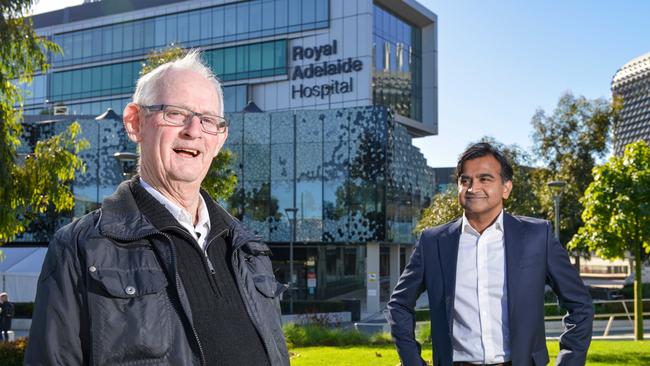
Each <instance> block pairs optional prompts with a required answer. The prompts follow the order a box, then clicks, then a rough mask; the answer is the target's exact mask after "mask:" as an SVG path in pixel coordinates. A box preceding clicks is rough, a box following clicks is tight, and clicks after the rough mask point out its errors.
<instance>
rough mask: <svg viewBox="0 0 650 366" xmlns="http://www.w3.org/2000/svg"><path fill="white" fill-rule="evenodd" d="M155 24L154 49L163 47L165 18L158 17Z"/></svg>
mask: <svg viewBox="0 0 650 366" xmlns="http://www.w3.org/2000/svg"><path fill="white" fill-rule="evenodd" d="M155 22H156V31H155V32H154V33H155V34H156V44H155V46H156V47H160V46H163V45H164V44H165V43H166V42H165V18H162V17H158V18H156V20H155Z"/></svg>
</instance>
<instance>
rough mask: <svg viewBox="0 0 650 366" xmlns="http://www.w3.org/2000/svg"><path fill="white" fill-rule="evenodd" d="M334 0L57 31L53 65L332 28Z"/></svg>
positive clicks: (291, 0)
mask: <svg viewBox="0 0 650 366" xmlns="http://www.w3.org/2000/svg"><path fill="white" fill-rule="evenodd" d="M328 24H329V0H254V1H246V2H244V1H240V2H237V3H230V4H225V5H218V6H214V7H211V8H205V9H196V10H190V11H187V12H184V13H177V14H170V15H165V16H158V17H155V18H149V19H140V20H134V21H131V22H125V23H119V24H114V25H109V26H105V27H102V28H96V29H88V30H82V31H77V32H70V33H66V34H60V35H53V40H54V41H55V42H57V43H58V44H60V45H61V46H62V48H63V51H64V55H62V56H60V55H52V63H53V66H54V67H58V66H67V65H75V64H83V63H85V62H89V61H103V60H111V59H116V58H122V57H128V56H132V55H133V56H140V55H142V56H144V55H145V54H146V53H147V52H148V51H150V50H151V49H154V48H160V47H164V46H167V45H169V44H170V43H181V44H182V45H183V46H186V47H192V46H204V45H206V44H208V43H209V44H210V45H214V44H219V43H223V42H232V41H237V40H246V39H251V38H257V37H266V36H273V35H282V34H285V33H287V32H299V31H303V30H311V29H317V28H323V27H327V26H328Z"/></svg>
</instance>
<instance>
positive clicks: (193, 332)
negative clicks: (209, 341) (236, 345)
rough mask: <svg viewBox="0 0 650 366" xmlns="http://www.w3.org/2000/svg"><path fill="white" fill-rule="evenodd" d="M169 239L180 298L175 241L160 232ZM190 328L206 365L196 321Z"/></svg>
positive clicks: (202, 363)
mask: <svg viewBox="0 0 650 366" xmlns="http://www.w3.org/2000/svg"><path fill="white" fill-rule="evenodd" d="M160 233H161V234H162V235H163V236H165V238H167V240H168V241H169V245H170V247H171V252H172V262H173V263H172V264H173V265H174V268H175V269H176V270H177V271H176V292H177V293H178V297H179V299H180V296H181V281H180V278H179V276H178V267H177V266H176V251H175V250H174V242H173V241H172V238H171V237H169V235H167V234H165V233H164V232H160ZM190 328H192V334H194V339H195V340H196V344H197V345H198V346H199V356H200V359H201V365H204V366H206V365H207V362H206V361H205V353H204V352H203V346H202V345H201V340H200V339H199V334H198V332H197V331H196V328H195V327H194V321H190Z"/></svg>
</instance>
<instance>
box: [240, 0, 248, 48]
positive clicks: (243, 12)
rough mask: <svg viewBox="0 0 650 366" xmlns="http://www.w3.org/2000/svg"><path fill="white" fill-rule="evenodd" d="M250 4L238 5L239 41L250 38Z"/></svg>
mask: <svg viewBox="0 0 650 366" xmlns="http://www.w3.org/2000/svg"><path fill="white" fill-rule="evenodd" d="M248 5H249V4H248V3H243V4H237V35H238V36H241V37H237V38H238V39H245V38H248V32H249V31H250V29H249V27H248V13H249V6H248Z"/></svg>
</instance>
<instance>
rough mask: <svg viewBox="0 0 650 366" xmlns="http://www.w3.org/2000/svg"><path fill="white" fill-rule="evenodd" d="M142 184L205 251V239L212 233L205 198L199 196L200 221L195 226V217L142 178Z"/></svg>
mask: <svg viewBox="0 0 650 366" xmlns="http://www.w3.org/2000/svg"><path fill="white" fill-rule="evenodd" d="M140 184H142V187H143V188H144V189H146V190H147V192H149V194H151V195H152V196H153V197H154V198H155V199H156V200H158V202H160V203H161V204H162V205H163V206H165V208H166V209H167V210H168V211H169V213H171V214H172V216H174V218H175V219H176V221H178V223H179V224H181V226H182V227H184V228H185V229H186V230H187V231H188V232H189V233H190V235H192V237H193V238H194V239H195V240H196V242H197V243H199V246H200V247H201V248H202V249H203V250H205V239H206V238H207V237H208V233H209V232H210V215H209V214H208V208H207V206H206V205H205V201H204V200H203V196H201V195H200V194H199V207H198V209H199V220H198V222H197V223H196V226H195V225H194V216H193V215H190V213H189V212H187V210H185V209H183V208H181V207H179V206H178V205H176V204H175V203H174V202H172V201H171V200H170V199H168V198H167V197H165V196H163V194H162V193H160V192H158V191H157V190H156V189H155V188H154V187H152V186H150V185H149V184H148V183H147V182H145V181H144V179H142V177H140Z"/></svg>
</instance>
